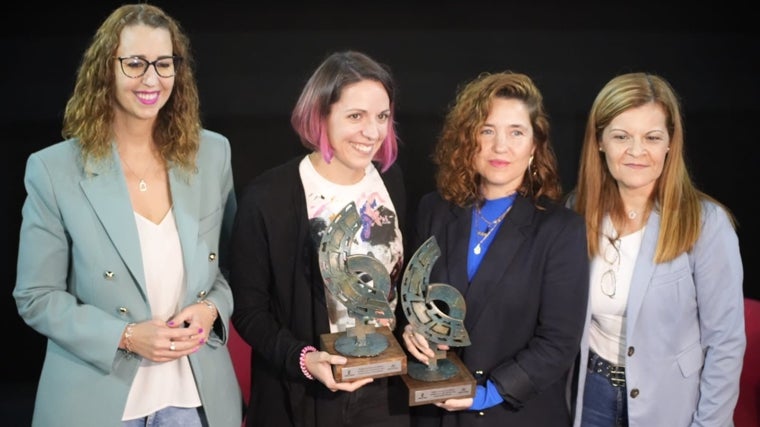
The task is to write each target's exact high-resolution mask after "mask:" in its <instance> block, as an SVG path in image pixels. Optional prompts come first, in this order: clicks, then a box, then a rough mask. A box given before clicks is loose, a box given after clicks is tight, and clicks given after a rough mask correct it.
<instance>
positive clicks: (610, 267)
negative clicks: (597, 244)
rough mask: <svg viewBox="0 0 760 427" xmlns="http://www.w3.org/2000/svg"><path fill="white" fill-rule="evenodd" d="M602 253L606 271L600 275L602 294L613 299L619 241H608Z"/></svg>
mask: <svg viewBox="0 0 760 427" xmlns="http://www.w3.org/2000/svg"><path fill="white" fill-rule="evenodd" d="M602 251H603V253H602V258H603V259H604V262H605V263H607V271H605V272H604V273H602V278H601V280H600V285H601V288H602V293H603V294H604V295H607V296H608V297H610V298H614V297H615V293H616V292H617V278H616V277H615V272H616V271H617V269H618V268H619V266H620V239H615V240H612V239H609V241H608V242H606V244H605V245H604V248H603V249H602Z"/></svg>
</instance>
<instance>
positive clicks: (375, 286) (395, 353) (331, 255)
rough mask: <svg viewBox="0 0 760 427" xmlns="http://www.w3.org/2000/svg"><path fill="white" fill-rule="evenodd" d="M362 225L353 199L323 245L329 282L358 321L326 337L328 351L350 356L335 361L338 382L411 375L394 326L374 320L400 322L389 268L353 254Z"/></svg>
mask: <svg viewBox="0 0 760 427" xmlns="http://www.w3.org/2000/svg"><path fill="white" fill-rule="evenodd" d="M360 227H361V218H360V216H359V213H358V211H357V210H356V205H355V204H354V203H353V202H351V203H349V204H348V205H346V207H345V208H343V210H342V211H341V212H340V213H339V214H338V215H337V216H336V217H335V218H334V219H333V221H332V223H331V224H330V226H329V227H327V229H326V230H325V233H324V235H323V236H322V241H321V243H320V246H319V267H320V271H321V272H322V279H323V280H324V282H325V286H326V287H327V290H328V291H329V292H330V293H331V294H332V295H333V296H335V297H336V298H337V299H338V300H339V301H340V302H341V303H342V304H343V305H344V306H345V307H346V309H347V310H348V314H349V316H351V317H352V318H353V319H354V321H355V322H354V326H351V327H348V328H346V331H345V332H334V333H329V334H322V335H321V336H320V346H321V349H322V350H324V351H327V352H329V353H332V354H340V355H342V356H345V357H346V358H347V359H348V362H347V363H346V364H345V365H333V376H334V377H335V380H336V381H338V382H341V381H352V380H358V379H361V378H370V377H371V378H380V377H389V376H393V375H401V374H405V373H406V353H405V352H404V349H403V348H402V347H401V345H399V343H398V341H396V338H395V337H394V336H393V334H392V333H391V330H390V328H388V327H387V326H384V325H378V326H375V325H373V324H372V323H370V321H371V320H373V319H387V320H389V323H394V320H395V316H394V314H393V309H392V308H391V306H390V304H389V303H388V299H387V297H386V296H387V295H388V294H389V292H390V289H391V282H390V275H389V274H388V271H387V270H386V268H385V266H383V264H382V263H381V262H380V261H378V260H377V259H376V258H374V257H372V256H369V255H358V254H357V255H352V254H350V247H351V241H353V240H354V238H355V237H356V234H357V232H358V231H359V228H360Z"/></svg>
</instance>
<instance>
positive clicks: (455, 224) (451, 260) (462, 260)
mask: <svg viewBox="0 0 760 427" xmlns="http://www.w3.org/2000/svg"><path fill="white" fill-rule="evenodd" d="M452 214H453V215H454V217H455V218H454V220H453V221H451V222H450V223H449V224H448V226H447V227H446V242H447V246H446V259H445V260H442V262H443V261H445V263H446V266H447V267H448V274H447V276H448V277H449V280H451V283H448V285H450V286H453V287H455V288H457V290H459V293H461V294H462V295H466V293H467V289H468V288H469V285H468V282H469V280H467V247H468V245H469V236H470V223H471V221H472V215H470V210H469V209H465V208H460V207H455V208H453V209H452Z"/></svg>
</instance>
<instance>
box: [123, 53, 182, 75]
mask: <svg viewBox="0 0 760 427" xmlns="http://www.w3.org/2000/svg"><path fill="white" fill-rule="evenodd" d="M116 59H118V60H119V63H120V64H121V72H122V73H124V75H125V76H127V77H129V78H132V79H136V78H138V77H142V76H144V75H145V73H146V72H148V67H150V66H151V65H152V66H153V68H154V69H155V70H156V74H158V76H159V77H173V76H174V75H175V74H176V73H177V67H179V64H180V62H182V58H181V57H179V56H164V57H162V58H158V59H156V60H155V61H153V62H150V61H148V60H147V59H144V58H140V57H139V56H125V57H118V58H116Z"/></svg>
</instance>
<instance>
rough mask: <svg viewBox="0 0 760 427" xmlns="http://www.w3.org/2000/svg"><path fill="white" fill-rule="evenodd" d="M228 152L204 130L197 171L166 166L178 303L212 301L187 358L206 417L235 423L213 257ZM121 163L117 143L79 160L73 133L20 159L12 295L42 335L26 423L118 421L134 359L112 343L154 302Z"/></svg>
mask: <svg viewBox="0 0 760 427" xmlns="http://www.w3.org/2000/svg"><path fill="white" fill-rule="evenodd" d="M114 147H115V146H114ZM230 156H231V151H230V144H229V141H228V140H227V138H225V137H224V136H222V135H220V134H217V133H214V132H210V131H206V130H204V131H203V132H202V134H201V143H200V150H199V152H198V158H197V173H196V174H193V175H182V174H181V173H180V172H179V171H178V170H176V169H175V168H171V169H170V172H169V185H170V188H171V196H172V209H173V211H174V216H175V219H176V224H177V229H178V232H179V239H180V242H181V246H182V256H183V261H184V265H185V276H186V280H187V292H186V295H185V297H184V301H183V302H182V304H181V305H182V306H183V307H184V306H186V305H188V304H191V303H193V302H195V301H196V300H197V299H198V298H200V297H205V298H208V299H209V300H210V301H212V302H213V303H214V304H215V305H216V307H217V308H218V309H219V317H218V320H217V322H216V325H215V327H214V331H213V332H212V333H211V336H210V338H209V341H208V343H207V345H204V346H202V348H201V349H200V350H199V351H197V352H196V353H193V354H191V355H190V356H189V358H190V364H191V366H192V369H193V373H194V374H195V379H196V382H197V384H198V390H199V393H200V397H201V401H202V403H203V408H204V410H205V412H206V416H207V417H208V420H209V422H210V425H211V426H213V427H226V426H229V427H240V423H241V418H242V405H241V402H242V395H241V393H240V388H239V386H238V383H237V379H236V377H235V373H234V370H233V365H232V361H231V359H230V355H229V352H228V350H227V346H226V341H227V337H228V331H229V329H228V326H229V325H228V320H229V316H230V313H231V312H232V308H233V303H232V293H231V291H230V287H229V285H228V284H227V280H226V279H225V277H224V275H223V274H222V271H221V269H220V265H219V259H220V257H219V255H220V248H221V246H220V239H221V241H222V242H225V240H226V238H227V235H228V232H229V228H230V227H231V223H232V219H233V217H234V214H235V209H236V202H235V192H234V186H233V178H232V170H231V160H230ZM120 165H121V163H120V161H119V157H118V150H116V149H115V148H114V149H113V155H112V157H111V158H110V159H109V160H106V161H101V162H92V161H90V162H88V163H86V164H84V163H83V161H82V157H81V155H80V148H79V145H78V142H77V141H76V140H73V139H72V140H66V141H62V142H59V143H57V144H54V145H52V146H49V147H47V148H44V149H42V150H40V151H38V152H35V153H33V154H32V155H30V156H29V159H28V160H27V164H26V172H25V176H24V185H25V188H26V192H27V196H26V200H25V201H24V205H23V208H22V217H23V218H22V223H21V232H20V243H19V252H18V269H17V275H16V285H15V288H14V290H13V297H14V298H15V300H16V305H17V307H18V312H19V314H20V315H21V317H22V318H23V319H24V321H25V322H26V323H27V324H28V325H29V326H30V327H31V328H32V329H34V330H35V331H37V332H38V333H40V334H42V335H43V336H45V337H46V338H47V346H46V351H45V359H44V364H43V367H42V372H41V376H40V380H39V385H38V389H37V396H36V400H35V407H34V417H33V426H40V427H48V426H59V427H68V426H71V427H88V426H92V427H107V426H114V427H117V426H120V425H121V417H122V414H123V411H124V406H125V404H126V401H127V394H128V393H129V389H130V386H131V384H132V380H133V378H134V376H135V373H136V371H137V368H138V365H139V363H140V358H139V357H137V356H134V355H131V354H129V353H127V352H125V351H123V350H119V349H118V344H119V341H120V339H121V334H122V332H123V330H124V328H125V326H126V325H127V323H129V322H142V321H145V320H148V319H150V318H151V312H150V306H149V304H148V300H147V293H146V288H145V279H144V277H145V274H144V272H143V265H142V256H141V253H140V242H139V237H138V233H137V226H136V224H135V219H134V214H133V210H132V206H131V203H130V199H129V193H128V191H127V185H126V181H125V179H124V174H123V173H122V169H121V166H120ZM222 255H223V254H222Z"/></svg>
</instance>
